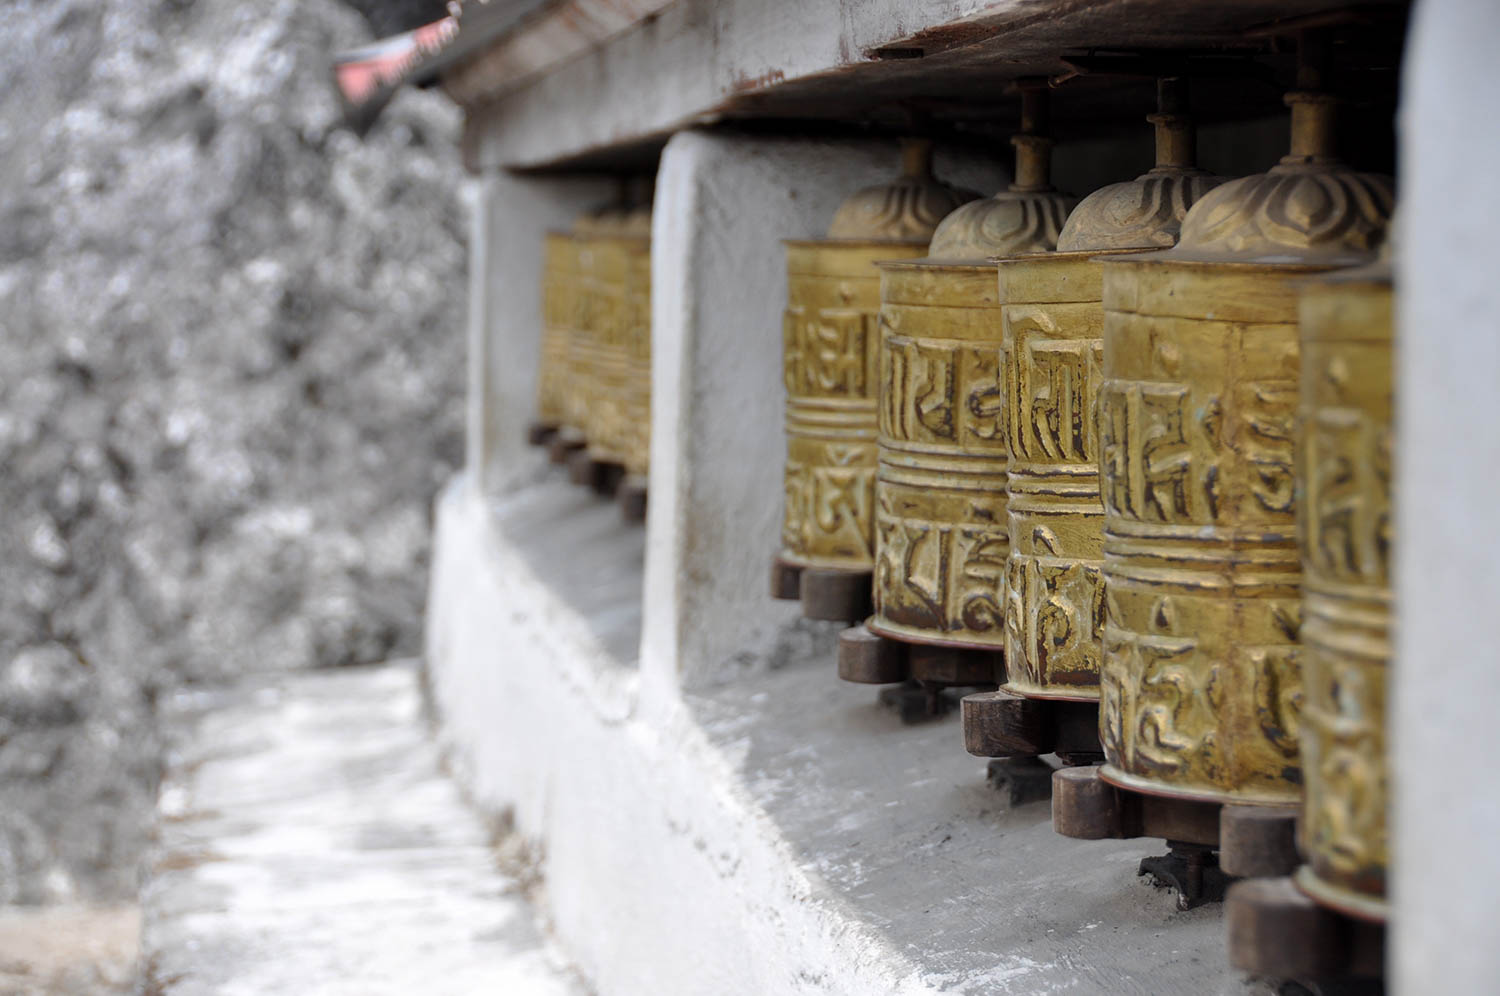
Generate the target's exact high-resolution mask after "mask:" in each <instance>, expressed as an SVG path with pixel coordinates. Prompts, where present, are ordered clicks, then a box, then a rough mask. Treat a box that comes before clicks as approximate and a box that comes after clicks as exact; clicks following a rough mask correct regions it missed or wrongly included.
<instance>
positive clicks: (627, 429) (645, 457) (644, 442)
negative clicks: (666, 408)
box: [618, 240, 651, 477]
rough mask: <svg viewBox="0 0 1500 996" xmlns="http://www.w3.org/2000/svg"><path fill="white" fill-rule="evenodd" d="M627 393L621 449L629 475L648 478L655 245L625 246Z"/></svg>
mask: <svg viewBox="0 0 1500 996" xmlns="http://www.w3.org/2000/svg"><path fill="white" fill-rule="evenodd" d="M624 327H625V334H624V352H625V392H624V396H623V399H622V403H621V405H620V423H619V440H618V442H619V448H620V450H621V452H622V453H623V454H624V464H625V472H626V473H628V474H632V475H635V476H637V477H645V476H646V475H647V473H648V472H649V470H650V464H651V243H650V241H649V240H637V241H634V242H630V243H627V244H626V246H625V307H624Z"/></svg>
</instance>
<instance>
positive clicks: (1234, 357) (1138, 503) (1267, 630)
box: [1099, 75, 1392, 867]
mask: <svg viewBox="0 0 1500 996" xmlns="http://www.w3.org/2000/svg"><path fill="white" fill-rule="evenodd" d="M1305 78H1306V77H1305V75H1304V79H1305ZM1304 85H1305V84H1304ZM1287 103H1288V104H1289V105H1290V106H1291V108H1292V127H1291V132H1292V141H1291V152H1290V154H1289V155H1287V156H1286V157H1284V158H1283V159H1282V160H1281V162H1280V164H1279V165H1277V166H1276V167H1275V168H1273V169H1272V170H1271V171H1270V172H1268V173H1265V174H1261V175H1258V176H1251V177H1245V178H1243V179H1239V180H1235V181H1232V182H1229V183H1226V184H1224V185H1222V186H1220V187H1218V188H1216V189H1214V190H1213V191H1210V192H1209V193H1208V194H1206V195H1205V196H1204V197H1203V198H1202V199H1201V200H1200V201H1198V203H1197V204H1196V205H1195V206H1194V207H1193V208H1192V210H1191V211H1190V212H1189V213H1188V215H1187V218H1186V219H1185V220H1184V222H1183V225H1182V238H1181V241H1180V242H1179V243H1178V245H1177V247H1176V248H1174V249H1170V250H1166V251H1165V252H1161V253H1154V254H1149V255H1141V256H1122V257H1118V258H1114V259H1110V260H1108V261H1107V262H1106V263H1105V264H1104V287H1103V293H1104V309H1105V319H1104V384H1103V386H1102V388H1101V393H1100V401H1099V408H1100V414H1099V433H1100V439H1099V447H1100V465H1101V466H1100V469H1101V480H1102V487H1103V494H1104V509H1105V533H1104V574H1105V589H1106V604H1107V609H1106V612H1107V619H1106V624H1105V627H1104V659H1103V671H1102V700H1101V709H1100V717H1099V722H1100V739H1101V741H1102V742H1103V745H1104V750H1105V754H1106V758H1107V763H1106V764H1105V766H1104V768H1103V769H1102V771H1101V772H1100V777H1102V778H1103V779H1104V780H1105V781H1106V782H1108V783H1111V784H1113V785H1116V786H1120V787H1122V788H1125V789H1133V790H1135V791H1138V792H1141V793H1147V794H1152V795H1165V796H1171V797H1175V798H1178V799H1188V800H1198V801H1203V802H1209V803H1224V804H1230V803H1238V804H1254V805H1283V806H1287V805H1291V806H1295V805H1296V804H1297V803H1299V802H1300V800H1301V794H1302V781H1303V777H1302V768H1301V755H1300V752H1299V746H1298V725H1299V723H1300V721H1301V714H1302V711H1303V708H1302V707H1303V698H1304V693H1303V683H1302V664H1301V658H1302V651H1301V648H1300V646H1299V642H1298V640H1299V630H1300V628H1301V626H1300V624H1301V595H1302V592H1301V583H1300V582H1301V578H1300V574H1301V570H1300V557H1299V552H1298V548H1297V539H1296V517H1295V497H1296V493H1297V485H1296V480H1295V468H1294V455H1293V421H1294V416H1295V409H1296V403H1297V402H1296V399H1297V396H1298V378H1299V361H1300V351H1299V345H1298V337H1297V335H1298V334H1297V322H1298V315H1297V285H1298V282H1299V281H1300V280H1302V279H1304V278H1305V277H1306V276H1307V275H1308V274H1311V273H1316V272H1318V271H1323V270H1329V269H1332V268H1336V267H1341V266H1348V265H1351V264H1358V263H1364V262H1369V261H1370V259H1371V258H1372V257H1373V253H1374V251H1375V250H1376V249H1377V248H1378V246H1379V244H1380V242H1381V240H1382V238H1383V237H1384V232H1385V227H1386V223H1387V219H1388V217H1389V215H1390V211H1391V204H1392V195H1391V185H1390V181H1389V180H1388V179H1386V178H1383V177H1378V176H1373V175H1369V174H1363V173H1356V172H1354V171H1352V170H1350V169H1348V168H1346V167H1345V166H1343V165H1342V164H1341V163H1340V162H1339V161H1338V160H1337V159H1336V158H1335V157H1334V156H1333V154H1332V149H1331V145H1332V130H1333V129H1332V112H1333V102H1332V98H1330V97H1328V96H1326V95H1324V94H1320V93H1315V92H1306V91H1298V92H1293V93H1291V94H1288V96H1287ZM1227 864H1228V863H1227V862H1226V867H1227Z"/></svg>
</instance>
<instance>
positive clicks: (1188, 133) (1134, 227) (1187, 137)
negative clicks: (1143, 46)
mask: <svg viewBox="0 0 1500 996" xmlns="http://www.w3.org/2000/svg"><path fill="white" fill-rule="evenodd" d="M1186 105H1187V92H1186V84H1185V82H1184V81H1182V80H1178V79H1162V80H1159V81H1158V84H1157V111H1156V113H1155V114H1151V115H1148V116H1147V117H1146V120H1147V121H1150V122H1151V123H1152V124H1153V125H1155V126H1156V165H1155V166H1154V167H1153V168H1152V169H1151V170H1150V172H1147V173H1144V174H1142V175H1141V176H1138V177H1136V178H1135V179H1134V180H1128V181H1126V182H1124V183H1112V184H1110V185H1109V186H1107V187H1101V188H1099V189H1098V190H1096V191H1094V192H1093V193H1092V194H1089V195H1088V196H1087V197H1085V198H1084V199H1083V201H1082V202H1081V203H1080V204H1079V205H1078V207H1076V208H1074V209H1073V213H1072V214H1070V215H1068V222H1067V224H1065V225H1064V226H1063V230H1062V234H1061V235H1059V236H1058V237H1057V249H1058V251H1059V252H1071V251H1079V250H1106V249H1156V248H1167V247H1170V246H1174V245H1176V244H1177V237H1178V235H1180V234H1181V232H1182V221H1183V219H1184V218H1185V217H1187V213H1188V209H1189V208H1191V207H1192V206H1193V204H1195V203H1196V202H1197V201H1198V200H1199V198H1201V197H1203V195H1204V194H1206V193H1208V192H1209V191H1210V190H1212V189H1214V188H1215V187H1217V186H1218V185H1219V184H1221V183H1223V182H1224V180H1223V178H1222V177H1218V176H1214V175H1213V174H1212V173H1209V172H1208V171H1206V170H1201V169H1199V168H1198V165H1197V150H1196V144H1197V143H1196V136H1195V135H1194V128H1193V121H1192V118H1190V117H1189V116H1188V115H1187V114H1185V113H1182V111H1183V110H1184V109H1185V108H1186Z"/></svg>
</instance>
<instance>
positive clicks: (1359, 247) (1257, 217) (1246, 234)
mask: <svg viewBox="0 0 1500 996" xmlns="http://www.w3.org/2000/svg"><path fill="white" fill-rule="evenodd" d="M1287 103H1289V104H1290V105H1291V106H1292V151H1291V154H1290V155H1288V156H1286V157H1284V158H1283V159H1282V160H1281V162H1280V163H1279V164H1277V165H1276V166H1275V167H1273V168H1272V169H1271V170H1270V171H1269V172H1266V173H1262V174H1260V175H1258V176H1247V177H1243V178H1241V179H1238V180H1234V181H1232V182H1230V183H1226V184H1224V185H1223V186H1221V187H1219V188H1217V189H1216V190H1213V191H1211V192H1210V193H1208V194H1207V195H1205V196H1204V198H1203V199H1202V200H1201V201H1199V202H1198V203H1197V204H1196V205H1194V207H1193V209H1192V210H1191V211H1189V212H1188V215H1187V217H1186V218H1185V219H1184V220H1183V223H1182V241H1181V242H1179V243H1178V246H1177V248H1176V249H1175V250H1173V251H1172V255H1173V256H1174V257H1176V258H1185V259H1200V260H1209V261H1227V262H1256V263H1277V262H1294V263H1328V264H1334V265H1346V264H1351V263H1364V262H1369V261H1370V260H1371V259H1373V258H1374V255H1375V252H1376V251H1377V250H1378V249H1379V248H1380V245H1381V243H1382V242H1383V241H1384V240H1385V235H1386V229H1387V227H1388V225H1389V224H1390V218H1391V211H1392V210H1393V209H1394V207H1395V191H1394V188H1393V184H1392V182H1391V180H1390V178H1389V177H1385V176H1379V175H1376V174H1373V173H1359V172H1355V171H1354V170H1351V169H1349V168H1348V167H1346V166H1345V165H1343V164H1342V163H1341V162H1339V161H1338V160H1337V159H1335V158H1334V157H1333V156H1332V154H1331V152H1330V150H1329V148H1328V146H1329V144H1330V136H1331V134H1332V127H1331V124H1330V122H1329V119H1328V117H1329V115H1330V113H1331V107H1332V101H1331V99H1329V98H1327V97H1325V96H1323V95H1321V94H1315V93H1301V92H1294V93H1290V94H1287Z"/></svg>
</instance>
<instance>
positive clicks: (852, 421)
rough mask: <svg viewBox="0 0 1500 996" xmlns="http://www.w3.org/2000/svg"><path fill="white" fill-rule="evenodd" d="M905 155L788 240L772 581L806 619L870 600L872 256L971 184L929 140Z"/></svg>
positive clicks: (907, 244)
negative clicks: (944, 165) (962, 182)
mask: <svg viewBox="0 0 1500 996" xmlns="http://www.w3.org/2000/svg"><path fill="white" fill-rule="evenodd" d="M902 161H903V170H902V175H901V176H900V177H898V178H897V179H896V180H894V181H892V182H890V183H887V184H883V185H881V186H878V187H870V188H867V189H865V190H861V191H859V192H858V193H856V194H854V195H853V196H851V197H850V198H849V199H848V200H846V201H845V202H844V203H843V204H842V205H841V206H840V207H839V209H838V211H837V213H836V214H835V215H834V219H833V224H832V225H831V226H830V227H829V230H828V236H827V238H824V239H817V240H811V241H788V242H787V243H786V248H787V309H786V315H785V318H784V321H783V326H782V337H783V338H782V344H783V349H784V353H783V367H784V377H785V383H786V391H787V405H786V435H787V457H786V468H785V488H786V505H785V514H784V518H783V521H782V530H781V543H782V546H781V551H780V553H779V554H778V555H777V557H776V558H775V561H774V564H773V569H772V585H771V590H772V595H773V596H774V597H777V598H800V599H801V601H802V610H803V614H804V615H806V616H808V617H809V618H814V619H832V620H841V621H845V622H847V621H850V620H852V619H858V618H860V617H861V616H863V615H865V614H866V613H867V612H868V611H869V603H870V595H869V592H870V572H871V570H872V568H873V565H874V547H875V538H874V530H875V521H874V505H875V462H876V459H875V436H876V421H877V420H876V410H875V405H876V390H877V385H878V379H879V354H880V335H879V330H878V327H877V321H876V315H877V312H878V310H879V307H880V275H879V273H878V272H877V271H876V269H875V266H874V264H875V262H876V261H877V260H885V259H892V258H897V257H911V256H918V255H921V254H922V253H923V252H925V251H926V248H927V240H928V239H929V238H930V237H931V235H932V233H933V231H934V229H936V227H937V224H938V222H939V221H941V220H942V219H943V218H944V217H945V216H946V215H947V214H948V213H949V212H950V211H952V210H953V208H955V207H957V206H958V205H960V204H962V203H964V202H965V201H967V200H970V199H972V197H973V196H974V195H972V194H967V193H964V192H960V191H957V190H954V189H953V188H952V187H949V186H947V185H946V184H944V183H941V182H940V181H938V180H937V179H936V178H934V177H933V175H932V143H931V142H930V141H926V140H919V139H908V140H906V141H905V142H903V150H902ZM851 613H852V614H851Z"/></svg>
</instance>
